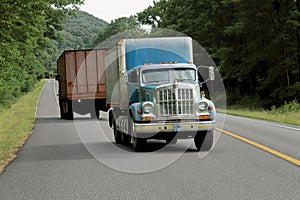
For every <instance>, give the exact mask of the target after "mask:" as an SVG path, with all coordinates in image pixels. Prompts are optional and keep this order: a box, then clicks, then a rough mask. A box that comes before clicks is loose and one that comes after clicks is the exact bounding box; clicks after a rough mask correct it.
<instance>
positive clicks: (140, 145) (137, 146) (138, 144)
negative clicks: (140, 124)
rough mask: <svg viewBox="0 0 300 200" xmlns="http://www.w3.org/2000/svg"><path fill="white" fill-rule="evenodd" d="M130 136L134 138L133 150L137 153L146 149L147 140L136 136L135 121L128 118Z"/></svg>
mask: <svg viewBox="0 0 300 200" xmlns="http://www.w3.org/2000/svg"><path fill="white" fill-rule="evenodd" d="M128 134H129V136H131V138H132V147H133V150H134V151H135V152H141V151H143V150H144V149H145V146H146V145H147V139H146V138H139V137H136V134H135V132H134V124H133V119H132V118H131V117H130V116H128Z"/></svg>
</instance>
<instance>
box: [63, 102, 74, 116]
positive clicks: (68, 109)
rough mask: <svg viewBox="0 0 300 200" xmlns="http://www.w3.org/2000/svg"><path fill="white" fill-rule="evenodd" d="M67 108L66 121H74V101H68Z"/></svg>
mask: <svg viewBox="0 0 300 200" xmlns="http://www.w3.org/2000/svg"><path fill="white" fill-rule="evenodd" d="M65 103H66V108H67V111H66V113H65V115H66V116H65V117H66V118H65V119H68V120H72V119H73V118H74V114H73V107H72V101H71V100H66V102H65Z"/></svg>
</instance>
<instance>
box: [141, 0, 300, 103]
mask: <svg viewBox="0 0 300 200" xmlns="http://www.w3.org/2000/svg"><path fill="white" fill-rule="evenodd" d="M299 9H300V1H299V0H297V1H296V0H263V1H262V0H241V1H236V0H198V1H194V0H186V1H181V0H160V1H157V2H155V3H154V6H151V7H149V8H147V9H146V10H144V11H143V12H141V13H139V14H138V19H139V21H140V22H142V23H143V24H150V25H152V26H154V27H162V28H169V29H173V30H177V31H179V32H182V33H184V34H186V35H188V36H191V37H192V38H194V39H195V40H197V41H198V42H199V43H200V44H201V45H202V46H204V47H205V49H206V50H207V51H208V52H209V53H210V55H212V57H213V59H214V61H215V62H216V65H217V66H218V68H219V70H220V71H221V73H222V75H223V79H224V83H225V87H226V91H227V98H228V103H229V104H238V105H241V104H242V105H246V106H253V107H260V106H263V107H266V108H270V106H271V105H280V104H283V103H284V102H285V101H287V102H289V101H292V100H294V99H296V98H297V99H298V100H300V13H299Z"/></svg>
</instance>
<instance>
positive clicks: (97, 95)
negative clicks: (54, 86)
mask: <svg viewBox="0 0 300 200" xmlns="http://www.w3.org/2000/svg"><path fill="white" fill-rule="evenodd" d="M106 51H107V49H93V50H92V49H91V50H69V51H64V52H63V53H62V55H61V56H60V57H59V59H58V60H57V75H56V80H57V81H58V83H59V94H58V96H59V106H60V115H61V118H63V119H73V117H74V112H76V113H78V114H81V115H85V114H88V113H90V115H91V117H92V118H99V115H100V110H101V111H107V110H108V107H106V79H105V73H104V71H105V65H104V53H105V52H106Z"/></svg>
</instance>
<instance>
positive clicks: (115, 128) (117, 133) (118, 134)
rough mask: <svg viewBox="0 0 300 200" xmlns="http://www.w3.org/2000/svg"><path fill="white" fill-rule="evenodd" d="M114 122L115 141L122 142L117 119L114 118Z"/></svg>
mask: <svg viewBox="0 0 300 200" xmlns="http://www.w3.org/2000/svg"><path fill="white" fill-rule="evenodd" d="M112 123H113V130H114V137H115V142H116V144H122V138H121V133H120V131H118V129H117V124H116V120H115V119H114V118H113V119H112Z"/></svg>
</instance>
